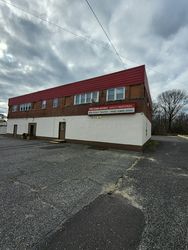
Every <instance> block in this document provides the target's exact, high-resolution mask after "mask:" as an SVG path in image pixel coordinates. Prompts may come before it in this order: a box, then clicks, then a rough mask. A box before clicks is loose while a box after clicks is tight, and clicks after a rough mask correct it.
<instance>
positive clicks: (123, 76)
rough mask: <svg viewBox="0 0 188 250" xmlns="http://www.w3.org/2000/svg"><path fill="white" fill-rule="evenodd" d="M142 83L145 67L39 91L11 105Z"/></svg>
mask: <svg viewBox="0 0 188 250" xmlns="http://www.w3.org/2000/svg"><path fill="white" fill-rule="evenodd" d="M141 83H145V66H144V65H142V66H138V67H135V68H131V69H127V70H123V71H119V72H115V73H111V74H108V75H103V76H98V77H95V78H91V79H87V80H82V81H79V82H75V83H70V84H66V85H62V86H58V87H55V88H51V89H46V90H42V91H38V92H35V93H31V94H27V95H23V96H18V97H14V98H10V99H9V105H17V104H22V103H28V102H38V101H41V100H48V99H53V98H59V97H63V96H72V95H75V94H80V93H85V92H90V91H101V90H105V89H108V88H113V87H121V86H128V85H137V84H141Z"/></svg>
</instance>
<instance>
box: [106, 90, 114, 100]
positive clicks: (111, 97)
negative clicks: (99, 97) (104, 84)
mask: <svg viewBox="0 0 188 250" xmlns="http://www.w3.org/2000/svg"><path fill="white" fill-rule="evenodd" d="M107 98H108V99H107V100H108V101H114V100H115V89H108V90H107Z"/></svg>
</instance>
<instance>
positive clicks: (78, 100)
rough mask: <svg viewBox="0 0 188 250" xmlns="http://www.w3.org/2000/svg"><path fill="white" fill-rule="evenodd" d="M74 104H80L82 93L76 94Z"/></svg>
mask: <svg viewBox="0 0 188 250" xmlns="http://www.w3.org/2000/svg"><path fill="white" fill-rule="evenodd" d="M74 104H76V105H77V104H80V95H75V96H74Z"/></svg>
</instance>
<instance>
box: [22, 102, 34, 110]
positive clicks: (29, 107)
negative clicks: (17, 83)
mask: <svg viewBox="0 0 188 250" xmlns="http://www.w3.org/2000/svg"><path fill="white" fill-rule="evenodd" d="M31 108H32V104H31V103H24V104H21V105H20V111H28V110H30V109H31Z"/></svg>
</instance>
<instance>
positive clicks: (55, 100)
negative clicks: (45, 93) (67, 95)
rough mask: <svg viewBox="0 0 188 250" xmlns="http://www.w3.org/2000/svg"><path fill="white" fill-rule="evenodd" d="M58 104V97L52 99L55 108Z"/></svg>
mask: <svg viewBox="0 0 188 250" xmlns="http://www.w3.org/2000/svg"><path fill="white" fill-rule="evenodd" d="M58 104H59V100H58V98H55V99H53V108H57V107H58Z"/></svg>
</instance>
